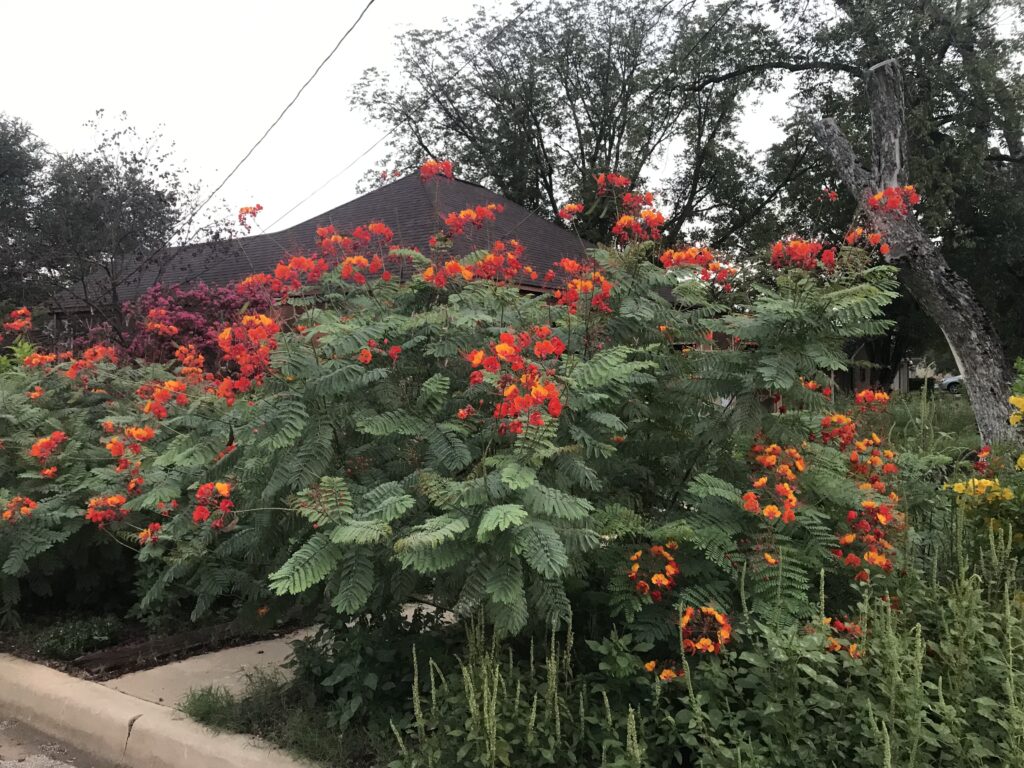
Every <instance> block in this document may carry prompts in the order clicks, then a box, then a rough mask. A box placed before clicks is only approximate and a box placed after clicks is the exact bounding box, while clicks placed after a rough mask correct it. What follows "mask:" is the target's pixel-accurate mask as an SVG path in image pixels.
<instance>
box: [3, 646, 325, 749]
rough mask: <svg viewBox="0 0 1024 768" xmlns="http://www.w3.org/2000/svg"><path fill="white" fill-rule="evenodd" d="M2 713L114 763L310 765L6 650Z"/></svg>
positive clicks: (266, 746)
mask: <svg viewBox="0 0 1024 768" xmlns="http://www.w3.org/2000/svg"><path fill="white" fill-rule="evenodd" d="M0 712H17V714H18V720H19V721H20V722H22V723H25V724H26V725H29V726H31V727H32V728H35V729H37V730H39V731H41V732H43V733H45V734H48V735H49V736H50V737H53V738H55V739H57V740H59V741H61V742H64V743H67V744H73V745H74V746H75V747H76V748H77V749H80V750H81V751H82V752H83V753H87V754H90V755H95V756H96V757H98V758H100V760H101V761H102V760H106V761H107V762H108V763H112V764H116V765H117V766H119V767H122V766H123V767H125V768H300V766H305V765H308V764H306V763H303V762H301V761H298V760H296V759H294V758H292V757H291V756H289V755H287V754H285V753H284V752H282V751H281V750H278V749H275V748H274V747H271V746H270V745H268V744H266V743H265V742H262V741H260V740H259V739H255V738H251V737H247V736H241V735H237V734H227V733H215V732H213V731H211V730H209V729H207V728H204V727H203V726H201V725H199V724H198V723H194V722H192V721H191V720H189V719H188V718H186V717H185V716H184V715H183V714H182V713H181V712H178V711H176V710H174V709H171V708H170V707H167V706H163V705H161V704H156V703H153V702H150V701H145V700H143V699H139V698H136V697H134V696H130V695H128V694H125V693H121V692H120V691H116V690H114V689H112V688H108V687H105V686H102V685H99V684H98V683H93V682H89V681H88V680H81V679H79V678H76V677H72V676H70V675H66V674H64V673H63V672H58V671H57V670H55V669H50V668H49V667H45V666H43V665H41V664H33V663H32V662H29V661H25V660H23V659H18V658H15V657H14V656H9V655H7V654H0ZM44 766H45V768H54V766H53V765H49V766H46V764H45V763H44V764H43V765H42V766H40V768H44ZM60 768H63V767H60ZM100 768H105V766H103V763H102V762H101V763H100Z"/></svg>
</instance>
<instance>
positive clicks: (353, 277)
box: [339, 254, 391, 285]
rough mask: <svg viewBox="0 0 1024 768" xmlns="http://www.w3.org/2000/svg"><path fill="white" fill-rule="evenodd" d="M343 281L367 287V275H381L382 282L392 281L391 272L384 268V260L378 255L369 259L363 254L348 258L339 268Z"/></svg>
mask: <svg viewBox="0 0 1024 768" xmlns="http://www.w3.org/2000/svg"><path fill="white" fill-rule="evenodd" d="M339 271H340V272H341V279H342V280H345V281H347V282H350V283H355V284H356V285H366V277H367V275H370V276H371V277H372V276H375V275H378V274H379V275H380V278H381V280H383V281H384V282H388V281H389V280H391V272H390V271H388V270H387V269H385V268H384V260H383V259H382V258H381V257H380V256H379V255H377V254H374V255H373V257H372V258H369V259H367V258H366V257H365V256H363V255H361V254H356V255H354V256H346V257H345V258H344V259H343V260H342V262H341V266H340V268H339Z"/></svg>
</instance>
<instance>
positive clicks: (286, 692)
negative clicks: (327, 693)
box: [181, 672, 395, 768]
mask: <svg viewBox="0 0 1024 768" xmlns="http://www.w3.org/2000/svg"><path fill="white" fill-rule="evenodd" d="M181 710H182V711H183V712H184V713H185V714H186V715H188V716H189V717H191V718H192V719H193V720H196V721H197V722H200V723H202V724H203V725H205V726H207V727H208V728H212V729H214V730H218V731H229V732H233V733H244V734H251V735H254V736H259V737H260V738H262V739H264V740H265V741H268V742H270V743H271V744H274V745H275V746H278V747H280V748H281V749H283V750H285V751H286V752H289V753H291V754H293V755H295V756H296V757H300V758H305V759H307V760H312V761H315V762H318V763H321V764H323V765H325V766H348V765H359V766H366V768H372V766H376V765H386V764H387V762H388V758H389V757H390V756H391V755H392V754H393V753H394V751H395V745H394V743H393V737H392V736H391V734H390V733H385V734H380V735H378V736H374V735H372V734H369V733H367V732H366V731H364V730H361V729H359V728H354V727H349V728H347V729H346V730H344V731H342V730H341V729H340V728H338V727H336V725H335V723H334V719H333V718H332V716H331V713H330V712H329V710H327V709H325V708H324V707H323V706H322V705H318V704H317V703H315V702H313V701H312V700H311V697H309V696H306V695H303V694H302V692H300V691H298V690H296V689H295V687H294V686H291V685H289V684H288V683H287V682H286V681H285V680H284V679H283V678H282V677H281V676H280V675H279V674H272V673H268V672H256V673H254V674H252V675H250V676H249V677H248V679H247V681H246V686H245V689H244V690H243V692H242V693H241V694H240V695H237V696H236V695H234V694H232V693H230V692H229V691H227V690H225V689H224V688H212V687H211V688H201V689H197V690H193V691H191V692H190V693H189V694H188V696H187V697H186V698H185V701H184V702H182V704H181Z"/></svg>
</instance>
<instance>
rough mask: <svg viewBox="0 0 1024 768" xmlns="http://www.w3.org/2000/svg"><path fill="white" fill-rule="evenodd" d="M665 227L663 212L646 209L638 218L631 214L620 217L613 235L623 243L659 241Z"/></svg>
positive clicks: (613, 229)
mask: <svg viewBox="0 0 1024 768" xmlns="http://www.w3.org/2000/svg"><path fill="white" fill-rule="evenodd" d="M663 226H665V216H664V215H663V214H662V213H661V211H656V210H654V209H653V208H644V209H643V210H642V211H640V213H639V214H637V215H636V216H634V215H633V214H630V213H624V214H622V215H621V216H619V218H618V219H617V220H616V222H615V224H614V225H613V226H612V234H613V235H615V236H616V237H617V238H619V241H620V242H623V243H626V242H629V241H630V240H659V239H661V228H662V227H663Z"/></svg>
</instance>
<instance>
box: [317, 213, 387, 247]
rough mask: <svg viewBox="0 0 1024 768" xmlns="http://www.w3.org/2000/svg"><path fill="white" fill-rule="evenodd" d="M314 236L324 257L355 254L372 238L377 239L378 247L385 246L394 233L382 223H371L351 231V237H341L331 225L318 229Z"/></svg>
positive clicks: (366, 245)
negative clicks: (339, 253)
mask: <svg viewBox="0 0 1024 768" xmlns="http://www.w3.org/2000/svg"><path fill="white" fill-rule="evenodd" d="M316 236H317V239H318V240H319V242H320V250H321V251H322V252H323V253H324V254H325V255H335V254H337V253H338V252H339V251H340V252H341V253H348V254H352V253H355V252H356V251H358V250H359V249H360V248H364V247H368V246H369V245H370V244H371V243H372V242H373V240H374V238H377V239H378V241H379V242H378V245H380V246H386V245H387V244H388V243H390V242H391V240H392V239H393V238H394V236H395V233H394V232H393V231H392V229H391V227H389V226H388V225H387V224H385V223H384V222H382V221H372V222H370V223H369V224H366V225H362V224H361V225H359V226H358V227H356V228H355V229H353V230H352V234H351V235H342V234H340V233H339V232H338V231H337V230H336V229H335V228H334V225H333V224H328V225H327V226H326V227H318V228H317V230H316Z"/></svg>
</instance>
